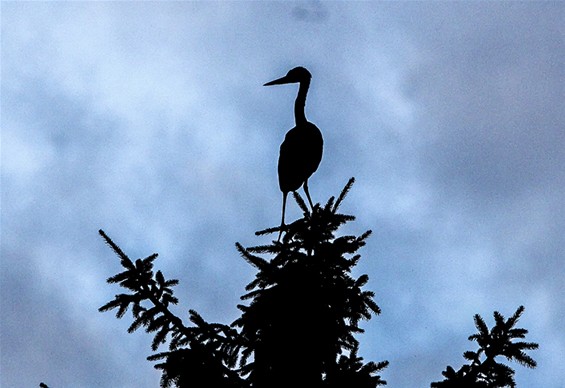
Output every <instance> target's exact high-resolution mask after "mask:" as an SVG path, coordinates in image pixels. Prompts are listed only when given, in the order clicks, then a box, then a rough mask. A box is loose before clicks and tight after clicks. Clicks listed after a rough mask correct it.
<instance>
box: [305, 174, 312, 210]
mask: <svg viewBox="0 0 565 388" xmlns="http://www.w3.org/2000/svg"><path fill="white" fill-rule="evenodd" d="M304 192H305V193H306V197H308V202H310V207H311V208H312V210H314V204H313V203H312V198H310V193H309V192H308V179H306V180H305V181H304Z"/></svg>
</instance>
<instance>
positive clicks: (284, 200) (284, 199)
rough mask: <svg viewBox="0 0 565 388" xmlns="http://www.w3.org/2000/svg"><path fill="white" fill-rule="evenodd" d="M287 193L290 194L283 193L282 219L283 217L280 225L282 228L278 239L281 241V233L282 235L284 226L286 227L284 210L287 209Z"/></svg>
mask: <svg viewBox="0 0 565 388" xmlns="http://www.w3.org/2000/svg"><path fill="white" fill-rule="evenodd" d="M287 195H288V192H284V193H283V206H282V219H281V227H280V230H279V238H278V239H277V242H279V241H281V235H282V232H283V228H284V212H285V210H286V196H287Z"/></svg>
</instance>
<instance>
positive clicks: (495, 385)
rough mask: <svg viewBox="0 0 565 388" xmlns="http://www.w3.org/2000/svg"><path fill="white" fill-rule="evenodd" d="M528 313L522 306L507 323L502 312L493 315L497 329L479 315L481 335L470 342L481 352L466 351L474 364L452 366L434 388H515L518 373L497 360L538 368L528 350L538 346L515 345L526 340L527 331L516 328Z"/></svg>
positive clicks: (476, 324)
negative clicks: (501, 359) (506, 360)
mask: <svg viewBox="0 0 565 388" xmlns="http://www.w3.org/2000/svg"><path fill="white" fill-rule="evenodd" d="M523 312H524V306H520V307H518V309H517V310H516V312H515V313H514V314H513V315H512V317H510V318H508V319H507V320H505V319H504V316H503V315H502V314H500V313H499V312H498V311H495V312H494V314H493V316H494V320H495V326H494V327H493V328H492V329H490V330H489V328H488V326H487V325H486V323H485V321H484V319H483V318H482V317H481V316H480V315H479V314H476V315H475V316H474V319H475V326H476V328H477V330H478V333H476V334H473V335H471V336H469V340H470V341H476V342H477V344H478V345H479V350H478V351H476V352H474V351H466V352H465V353H463V357H464V358H465V359H466V360H468V361H471V363H470V364H468V365H463V366H462V367H461V369H459V370H458V371H455V370H454V369H453V368H452V367H451V366H448V367H447V369H446V370H445V371H444V372H442V375H443V376H444V377H445V380H443V381H440V382H435V383H432V384H431V387H432V388H455V387H462V386H477V387H485V388H502V387H515V386H516V382H515V380H514V373H515V372H514V370H513V369H512V368H510V367H509V366H507V365H505V364H502V363H499V362H497V361H496V359H495V358H496V357H498V356H503V357H506V358H507V359H508V360H509V361H516V362H518V363H519V364H520V365H523V366H526V367H528V368H535V367H536V362H535V361H534V359H533V358H531V357H530V356H529V355H527V354H526V353H525V352H524V350H534V349H537V348H538V344H536V343H533V342H513V340H514V339H516V338H524V337H525V335H526V334H527V332H528V331H527V330H525V329H515V328H514V325H515V324H516V323H517V322H518V319H519V318H520V316H521V315H522V313H523Z"/></svg>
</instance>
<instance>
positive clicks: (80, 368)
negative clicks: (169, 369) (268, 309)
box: [0, 2, 565, 388]
mask: <svg viewBox="0 0 565 388" xmlns="http://www.w3.org/2000/svg"><path fill="white" fill-rule="evenodd" d="M563 20H565V5H564V3H561V2H555V3H549V2H547V3H541V2H528V3H518V2H504V3H491V2H473V3H465V2H457V3H439V2H437V3H431V2H418V3H415V2H411V3H403V2H394V3H393V2H386V3H380V2H375V3H346V2H331V3H320V2H284V3H282V2H280V3H277V2H270V3H266V4H265V3H255V2H253V3H251V2H250V3H244V2H219V3H203V2H198V3H183V2H171V3H165V2H158V3H157V2H156V3H150V2H144V3H131V2H111V3H110V2H100V3H99V2H91V3H86V2H84V3H83V2H24V3H22V2H2V9H1V22H2V23H1V24H2V35H1V56H2V63H1V71H2V74H1V75H2V88H1V92H2V94H1V98H2V100H1V102H2V105H1V107H2V111H1V118H2V137H1V141H2V207H1V210H2V219H1V222H2V223H1V233H2V240H1V242H2V251H1V297H2V299H1V301H2V302H1V303H2V304H1V314H2V318H1V319H2V326H1V373H0V376H1V377H0V385H1V386H2V387H33V386H36V385H37V384H39V382H40V381H45V382H46V383H48V384H49V385H50V386H52V387H54V388H59V387H95V386H96V387H132V388H133V387H156V386H158V381H159V378H160V374H159V373H158V372H157V371H155V370H154V369H153V367H152V364H151V363H150V362H148V361H146V359H145V357H146V356H148V355H149V354H151V351H150V341H151V339H152V338H151V337H149V336H148V335H146V334H145V333H144V332H143V331H141V332H139V333H137V334H134V335H130V334H127V332H126V329H127V327H128V326H129V323H130V322H131V319H130V316H129V315H128V316H127V317H126V318H124V319H122V320H117V319H116V318H115V317H114V315H113V314H111V313H105V314H101V313H98V312H97V309H98V307H100V306H101V305H103V304H104V303H106V302H107V301H109V300H110V299H112V298H113V296H114V294H116V293H118V292H120V290H119V288H118V287H116V286H110V285H107V284H105V279H106V278H107V277H109V276H111V275H113V274H115V273H117V272H118V271H120V268H121V267H120V266H119V262H118V260H117V259H116V257H115V256H114V255H113V253H112V252H111V251H110V249H109V248H108V247H107V246H105V245H104V244H103V242H102V240H101V239H100V238H99V236H98V234H97V231H98V229H99V228H102V229H104V230H105V231H106V232H107V233H108V234H109V235H110V236H111V237H112V238H113V239H114V240H115V241H116V242H117V243H118V244H119V245H120V246H121V247H122V248H123V249H124V250H125V251H126V252H127V253H128V254H129V255H130V256H131V257H132V258H134V259H135V258H138V257H145V256H147V255H149V254H151V253H153V252H158V253H159V254H160V258H159V259H158V261H157V263H156V264H157V266H158V267H159V268H160V269H162V270H163V271H164V273H165V275H166V276H168V277H171V278H178V279H180V281H181V284H180V286H178V287H177V295H178V297H179V298H180V300H181V303H180V304H179V306H178V308H176V309H175V311H176V312H177V313H178V314H180V315H181V316H182V317H183V318H186V316H187V313H186V311H187V310H188V309H189V308H193V309H196V310H197V311H199V312H200V313H201V314H202V315H203V316H204V317H205V318H206V319H208V320H210V321H216V322H222V323H230V322H232V321H233V320H234V319H236V318H237V317H238V310H237V309H236V307H235V305H236V304H237V303H238V302H239V299H238V297H239V295H242V294H243V293H244V287H245V285H246V284H247V283H248V282H250V281H251V280H252V279H253V276H254V273H255V272H254V270H253V268H251V267H250V266H249V265H248V264H247V263H246V262H244V260H242V259H241V258H240V257H239V255H238V253H237V252H236V250H235V248H234V243H235V242H236V241H239V242H241V243H242V244H243V245H246V246H251V245H257V244H263V243H266V242H268V241H269V239H270V237H268V236H264V237H256V236H254V232H255V231H256V230H260V229H263V228H266V227H270V226H276V225H277V223H278V222H279V220H280V206H281V194H280V191H279V189H278V183H277V176H276V163H277V154H278V147H279V144H280V142H281V141H282V139H283V137H284V133H285V132H286V130H288V129H290V128H291V127H292V126H293V124H294V119H293V116H292V106H293V101H294V98H295V95H296V89H297V88H296V86H295V85H286V86H278V87H269V88H266V87H263V86H262V85H263V83H265V82H267V81H270V80H272V79H274V78H278V77H280V76H282V75H284V74H285V73H286V72H287V71H288V70H289V69H290V68H292V67H294V66H297V65H302V66H305V67H307V68H308V69H309V70H310V71H311V73H312V74H313V80H312V85H311V89H310V93H309V97H308V104H307V116H308V118H309V119H310V120H311V121H312V122H314V123H316V124H317V125H318V127H319V128H320V129H321V130H322V132H323V134H324V139H325V149H324V159H323V161H322V163H321V165H320V168H319V169H318V171H317V172H316V174H315V175H314V176H313V177H312V178H311V180H310V192H311V194H312V196H313V199H314V200H315V201H320V202H325V201H326V200H327V199H328V198H329V197H330V196H332V195H336V194H338V193H339V191H340V190H341V188H342V187H343V186H344V185H345V183H346V182H347V180H348V179H349V178H350V177H352V176H355V177H356V179H357V182H356V184H355V186H354V187H353V189H352V192H351V193H350V195H349V197H348V198H347V200H346V201H345V203H344V204H343V207H342V210H343V211H344V212H346V213H348V214H353V215H356V216H357V220H356V221H355V222H354V223H352V224H351V225H350V226H348V228H347V230H346V232H347V233H362V232H364V231H365V230H367V229H372V230H373V231H374V234H373V235H372V237H371V238H370V239H369V240H368V244H367V246H366V247H365V248H363V250H362V252H361V253H362V257H363V259H362V261H361V263H360V265H359V267H358V271H357V273H358V274H361V273H367V274H369V276H370V281H369V283H368V285H367V288H368V289H371V290H373V291H375V292H376V295H377V296H376V301H377V303H378V304H379V305H380V306H381V308H382V310H383V311H382V314H381V315H380V316H378V317H376V318H374V319H372V320H371V321H369V322H367V323H366V324H365V325H364V327H365V329H366V334H364V335H362V336H361V337H360V338H359V339H360V340H361V342H362V345H363V347H362V355H363V356H364V357H365V359H366V360H374V361H381V360H385V359H386V360H389V361H390V366H389V367H388V368H387V369H386V370H385V371H384V373H383V378H384V379H386V380H387V381H388V382H389V386H390V387H401V388H402V387H406V388H412V387H425V386H429V384H430V383H431V382H432V381H437V380H440V379H441V377H442V376H441V371H442V370H444V369H445V367H446V366H447V365H453V366H454V367H457V368H458V367H459V366H461V365H462V363H463V361H464V359H463V357H462V353H463V352H464V351H466V350H474V349H475V348H476V347H475V344H474V343H471V342H469V341H467V337H468V336H469V335H470V334H473V333H474V332H475V328H474V325H473V314H475V313H480V314H481V315H482V316H483V317H484V318H485V319H486V321H487V323H488V324H489V326H490V325H492V321H493V319H492V312H493V311H494V310H498V311H500V312H501V313H502V314H504V315H505V316H509V315H511V314H512V313H513V312H514V311H515V310H516V308H518V306H520V305H522V304H523V305H524V306H525V307H526V311H525V313H524V315H523V317H522V319H521V321H520V323H519V326H520V327H525V328H527V329H528V330H529V334H528V337H527V339H528V340H530V341H535V342H538V343H539V344H540V349H539V350H537V351H534V352H532V353H531V355H532V356H533V357H534V359H536V360H537V361H538V364H539V366H538V368H537V369H534V370H527V369H525V368H523V367H521V366H519V365H512V366H513V367H514V368H515V369H516V371H517V375H516V378H517V382H518V386H521V387H550V388H552V387H560V386H562V384H563V381H565V367H564V365H563V360H564V359H565V334H564V331H563V324H564V322H565V304H564V302H563V301H564V300H565V285H564V284H565V283H564V282H563V279H564V276H565V261H564V259H565V257H564V256H565V253H564V249H563V247H564V245H565V238H564V236H565V234H564V233H563V230H565V200H564V199H563V198H564V195H563V193H564V192H565V179H564V178H565V169H564V168H563V166H564V164H565V151H564V150H565V130H564V129H565V120H564V115H563V111H564V108H565V107H564V103H563V101H564V99H563V97H564V87H563V85H564V83H563V80H564V79H565V66H564V55H563V53H564V52H565V44H564V36H565V28H564V24H563ZM300 216H301V214H300V212H299V209H298V207H297V206H296V204H295V203H294V202H293V201H289V204H288V207H287V219H288V220H292V219H295V218H298V217H300ZM273 238H274V237H273Z"/></svg>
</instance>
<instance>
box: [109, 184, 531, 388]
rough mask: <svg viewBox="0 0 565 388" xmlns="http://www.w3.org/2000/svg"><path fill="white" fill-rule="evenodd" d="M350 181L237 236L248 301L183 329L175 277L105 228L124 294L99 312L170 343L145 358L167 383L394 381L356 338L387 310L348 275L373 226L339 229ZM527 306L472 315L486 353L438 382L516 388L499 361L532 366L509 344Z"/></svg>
mask: <svg viewBox="0 0 565 388" xmlns="http://www.w3.org/2000/svg"><path fill="white" fill-rule="evenodd" d="M353 182H354V180H353V178H352V179H351V180H350V181H349V182H348V183H347V185H346V186H345V187H344V189H343V190H342V192H341V194H340V195H339V197H338V198H337V200H336V199H335V198H334V197H331V198H330V199H329V200H328V202H327V203H326V204H325V205H324V206H323V207H322V206H320V204H316V205H315V206H314V208H313V210H312V211H311V212H310V211H309V209H308V207H307V206H306V204H305V202H304V200H303V199H302V198H301V197H300V196H299V195H298V194H297V193H294V198H295V200H296V202H297V203H298V205H299V206H300V208H301V209H302V210H303V212H304V217H303V218H301V219H299V220H297V221H295V222H293V223H291V224H289V225H281V226H280V227H274V228H269V229H265V230H262V231H259V232H257V233H256V234H257V235H265V234H270V233H277V232H278V233H279V240H277V241H273V242H272V243H271V244H268V245H262V246H255V247H249V248H244V247H243V246H242V245H241V244H239V243H238V244H236V248H237V250H238V251H239V253H240V254H241V256H242V257H243V258H244V259H245V260H246V261H247V262H248V263H249V264H251V265H252V266H254V267H255V268H256V269H257V274H256V276H255V279H254V280H253V281H251V282H250V283H249V284H248V285H247V287H246V291H247V293H246V294H244V295H243V296H242V297H241V299H242V300H244V301H248V303H247V304H242V305H238V308H239V309H240V310H241V312H242V313H241V316H240V317H239V318H238V319H236V320H235V321H234V322H233V323H232V324H230V325H226V324H220V323H209V322H207V321H206V320H205V319H204V318H203V317H202V316H200V315H199V314H198V313H197V312H196V311H194V310H189V321H190V324H189V325H185V323H184V322H183V321H182V319H180V318H179V317H178V316H176V315H174V314H173V313H172V312H171V310H170V309H169V306H170V305H173V304H177V303H178V299H177V298H176V297H175V296H174V292H173V287H174V286H176V285H177V284H178V280H176V279H170V280H167V279H166V278H165V276H164V275H163V273H162V272H161V271H156V272H154V268H153V267H154V261H155V260H156V259H157V254H152V255H150V256H148V257H146V258H144V259H137V260H135V261H132V260H131V259H130V258H129V257H128V256H127V255H126V254H125V253H124V252H123V251H122V250H121V249H120V247H119V246H118V245H117V244H115V243H114V241H112V239H110V237H108V236H107V235H106V233H104V231H102V230H100V235H101V236H102V238H103V239H104V241H105V242H106V243H107V244H108V245H109V246H110V247H111V248H112V250H113V251H114V252H115V253H116V254H117V255H118V257H119V258H120V261H121V265H122V266H123V267H124V269H125V270H124V271H123V272H120V273H118V274H117V275H115V276H112V277H110V278H109V279H108V280H107V281H108V283H118V284H119V285H120V286H121V287H123V288H125V289H126V290H128V292H127V293H122V294H118V295H116V296H115V298H114V299H113V300H112V301H110V302H108V303H107V304H105V305H104V306H102V307H100V309H99V310H100V311H101V312H104V311H110V310H116V316H117V317H118V318H122V317H123V316H124V315H125V314H126V312H127V311H128V309H130V310H131V312H132V316H133V322H132V324H131V325H130V327H129V328H128V332H130V333H131V332H134V331H136V330H138V329H139V328H141V327H143V328H145V331H146V332H148V333H152V334H153V335H154V337H153V342H152V344H151V348H152V350H153V351H154V352H157V350H158V349H159V348H160V347H161V346H162V345H165V344H166V343H168V350H167V351H162V352H158V353H154V354H152V355H151V356H149V357H148V360H150V361H155V362H157V363H156V365H155V368H157V369H160V370H161V371H162V377H161V386H162V387H171V386H177V387H191V388H204V387H206V388H207V387H217V388H251V387H253V388H279V387H280V388H282V387H292V386H304V387H309V388H374V387H377V386H380V385H386V381H384V380H382V379H381V376H380V375H379V373H380V372H381V371H382V370H383V369H384V368H386V367H387V365H388V361H382V362H378V363H375V362H367V363H365V362H364V361H363V359H362V358H361V357H359V355H358V349H359V342H358V340H357V339H356V335H358V334H361V333H363V330H362V329H361V328H360V327H359V323H360V322H361V321H362V320H368V319H370V318H371V317H372V316H373V314H374V315H378V314H380V312H381V311H380V308H379V306H378V305H377V304H376V303H375V301H374V294H373V292H371V291H366V290H364V289H363V287H364V286H365V285H366V283H367V281H368V279H369V278H368V276H367V275H361V276H359V277H357V278H355V277H353V276H352V273H351V272H352V269H353V268H354V267H355V265H356V264H357V263H358V262H359V260H360V255H359V254H358V253H357V251H358V250H359V248H361V247H363V246H364V245H365V240H366V239H367V237H369V235H370V234H371V231H367V232H365V233H363V234H362V235H360V236H352V235H344V236H338V235H337V232H338V230H339V228H340V227H341V226H342V225H344V224H345V223H347V222H349V221H353V220H354V219H355V218H354V217H353V216H351V215H345V214H341V213H339V212H338V209H339V206H340V205H341V203H342V201H343V200H344V198H345V197H346V195H347V193H348V191H349V189H350V188H351V186H352V185H353ZM282 233H284V235H283V238H282V241H280V236H281V234H282ZM265 256H266V257H265ZM523 312H524V307H523V306H520V307H519V308H518V310H516V312H515V313H514V315H512V316H511V317H510V318H509V319H507V320H505V319H504V317H503V316H502V315H501V314H500V313H499V312H496V311H495V312H494V319H495V326H494V327H493V328H492V329H491V330H489V329H488V327H487V325H486V323H485V321H484V320H483V318H482V317H481V316H480V315H478V314H477V315H475V317H474V318H475V325H476V327H477V329H478V333H477V334H474V335H472V336H470V337H469V340H471V341H476V342H477V344H478V345H479V350H477V351H467V352H465V353H464V357H465V358H466V359H467V360H468V361H470V363H469V364H468V365H464V366H462V367H461V368H460V369H459V370H458V371H455V370H454V369H453V368H452V367H451V366H448V367H447V369H446V370H445V371H444V372H442V374H443V375H444V377H445V380H443V381H441V382H435V383H432V384H431V387H432V388H449V387H452V388H454V387H480V388H499V387H515V385H516V384H515V381H514V370H513V369H512V368H510V367H508V366H507V365H505V364H502V363H500V362H498V361H497V360H496V357H498V356H504V357H506V358H507V359H508V360H510V361H517V362H518V363H520V364H522V365H524V366H527V367H530V368H534V367H535V366H536V362H535V361H534V360H533V359H532V358H531V357H530V356H529V355H527V354H526V353H525V351H526V350H533V349H537V347H538V345H537V344H535V343H531V342H513V341H514V340H515V339H523V338H524V337H525V335H526V334H527V330H525V329H517V328H515V327H514V326H515V325H516V323H517V321H518V319H519V318H520V316H521V314H522V313H523Z"/></svg>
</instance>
